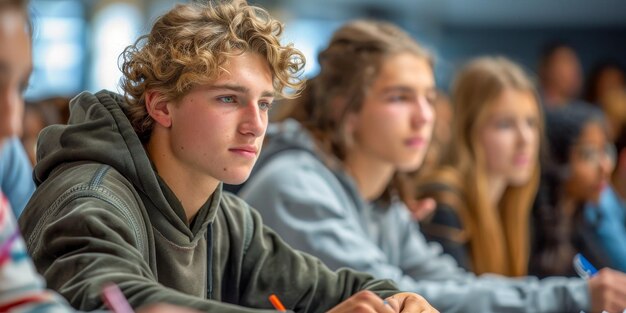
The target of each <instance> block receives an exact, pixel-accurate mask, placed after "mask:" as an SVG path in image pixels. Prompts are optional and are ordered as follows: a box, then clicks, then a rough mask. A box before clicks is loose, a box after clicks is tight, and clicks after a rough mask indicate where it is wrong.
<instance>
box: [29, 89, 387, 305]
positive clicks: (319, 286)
mask: <svg viewBox="0 0 626 313" xmlns="http://www.w3.org/2000/svg"><path fill="white" fill-rule="evenodd" d="M127 109H128V108H127V107H126V104H125V102H124V101H123V99H122V98H121V97H120V96H119V95H116V94H114V93H111V92H106V91H103V92H99V93H97V94H95V95H92V94H89V93H82V94H80V95H79V96H78V97H77V98H75V99H74V100H73V101H72V103H71V117H70V121H69V125H55V126H52V127H48V128H46V129H44V131H43V132H42V133H41V135H40V137H39V148H38V153H39V156H38V159H39V162H38V164H37V166H36V167H35V178H36V183H37V184H38V188H37V190H36V191H35V194H34V196H33V198H32V199H31V201H30V202H29V204H28V206H27V207H26V210H25V211H24V213H23V214H22V216H21V218H20V221H19V222H20V227H21V229H22V231H23V235H24V239H25V241H26V244H27V246H28V250H29V252H30V253H31V255H32V258H33V261H34V263H35V265H36V267H37V270H38V271H39V272H40V273H42V274H43V275H44V277H45V278H46V280H47V281H48V284H49V286H50V288H52V289H55V290H56V291H58V292H59V293H61V294H62V295H63V296H64V297H66V298H67V299H68V300H69V302H70V303H71V304H72V305H73V306H74V307H76V308H79V309H83V310H93V309H96V308H102V307H103V302H102V300H101V297H100V293H101V290H102V287H103V286H104V285H105V284H107V283H111V282H114V283H116V284H117V285H118V286H119V287H120V289H121V290H122V292H123V293H124V295H125V296H126V297H127V298H128V301H129V302H130V304H131V305H132V306H133V307H138V306H141V305H145V304H151V303H157V302H166V303H171V304H176V305H181V306H187V307H191V308H195V309H199V310H203V311H211V312H260V310H257V309H252V308H261V309H271V308H272V307H271V304H270V302H269V301H268V298H267V297H268V295H270V294H271V293H276V294H277V295H278V296H279V297H280V298H281V300H282V301H283V303H284V304H285V306H286V307H287V308H288V309H292V310H293V311H296V312H324V311H326V310H328V309H330V308H331V307H333V306H335V305H337V304H338V303H340V302H341V301H343V300H345V299H347V298H348V297H350V296H351V295H352V294H354V293H356V292H357V291H360V290H364V289H369V290H372V291H374V292H375V293H377V294H378V295H380V296H381V297H386V296H389V295H392V294H394V293H397V290H396V289H395V287H394V286H393V284H392V283H391V282H389V281H380V280H378V281H376V280H373V279H372V278H371V276H369V275H367V274H361V273H355V272H353V271H350V270H340V271H337V272H332V271H330V270H329V269H328V268H327V267H326V266H324V265H323V264H322V262H320V261H319V260H318V259H316V258H314V257H311V256H309V255H306V254H304V253H300V252H297V251H295V250H293V249H291V248H290V247H289V246H288V245H286V244H285V243H284V242H283V241H282V240H281V239H280V238H279V237H278V236H277V235H276V234H275V233H274V232H273V231H271V230H269V229H268V228H266V227H264V226H263V223H262V221H261V218H260V216H259V214H258V213H256V212H255V211H254V210H252V209H251V208H250V207H248V205H246V204H245V203H244V202H243V201H241V200H240V199H239V198H237V197H235V196H233V195H231V194H226V193H225V194H222V192H221V186H220V188H218V190H216V191H215V192H214V193H213V194H212V195H211V197H210V198H209V199H207V202H206V204H205V205H204V206H203V207H202V208H201V209H200V210H199V212H198V213H197V216H196V217H195V220H194V221H193V222H192V223H191V224H188V223H187V219H186V217H185V214H184V210H183V208H182V206H181V204H180V201H179V200H178V199H177V198H176V196H175V195H174V193H173V192H172V191H171V190H170V189H169V188H168V186H167V185H166V184H165V183H164V182H163V181H162V180H161V179H159V177H158V175H157V173H156V172H155V170H154V169H153V168H152V166H151V163H150V160H149V159H148V155H147V154H146V152H145V150H144V148H143V146H142V144H141V142H140V140H139V138H138V137H137V135H136V133H135V132H134V130H133V128H132V127H131V125H130V122H129V121H128V118H127V117H126V113H127Z"/></svg>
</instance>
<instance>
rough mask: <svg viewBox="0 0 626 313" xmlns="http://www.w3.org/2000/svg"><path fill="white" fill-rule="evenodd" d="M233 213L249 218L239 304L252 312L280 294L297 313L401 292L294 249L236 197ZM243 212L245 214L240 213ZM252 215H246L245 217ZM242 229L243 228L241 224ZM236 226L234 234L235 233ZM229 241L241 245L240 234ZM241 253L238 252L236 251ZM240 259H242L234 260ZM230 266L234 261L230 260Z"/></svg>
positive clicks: (284, 302)
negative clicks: (362, 294)
mask: <svg viewBox="0 0 626 313" xmlns="http://www.w3.org/2000/svg"><path fill="white" fill-rule="evenodd" d="M233 198H234V197H233ZM232 200H233V201H235V203H237V204H235V205H232V206H231V208H229V209H228V210H226V211H228V212H226V213H225V214H228V215H239V217H231V218H229V219H231V220H239V221H241V220H242V219H244V218H245V217H242V216H241V215H244V214H249V215H250V216H251V221H252V225H253V227H252V237H251V239H250V243H249V246H248V247H245V244H244V247H243V248H242V250H243V253H241V264H242V266H241V270H242V273H241V286H243V287H242V288H240V289H241V291H242V292H241V299H240V301H241V303H242V304H243V305H245V306H251V307H265V306H268V304H269V302H268V298H267V296H268V295H270V294H272V293H274V294H276V295H278V297H279V298H280V299H281V301H282V302H283V304H284V305H285V307H286V308H287V309H290V310H293V311H294V312H320V313H321V312H326V311H328V310H330V309H331V308H333V307H334V306H336V305H337V304H339V303H341V302H342V301H344V300H346V299H348V298H349V297H350V296H352V295H354V294H355V293H357V292H359V291H361V290H370V291H372V292H374V293H376V294H377V295H379V296H380V297H381V301H382V298H386V297H388V296H391V295H393V294H396V293H398V292H399V291H398V290H397V288H396V287H395V285H394V284H393V283H392V282H391V281H389V280H375V279H374V278H373V277H372V276H370V275H369V274H365V273H359V272H355V271H353V270H350V269H346V268H344V269H339V270H337V271H332V270H330V269H329V268H328V267H327V266H326V265H324V264H323V263H322V261H320V260H319V259H318V258H316V257H313V256H311V255H309V254H306V253H303V252H300V251H297V250H294V249H293V248H291V247H290V246H289V245H287V244H286V243H285V242H284V241H283V240H282V239H281V238H280V237H279V236H278V235H277V234H276V233H275V232H274V231H273V230H271V229H269V228H268V227H266V226H264V225H263V221H262V220H261V217H260V215H259V214H258V213H257V212H256V211H255V210H253V209H251V208H249V207H248V206H247V204H245V203H244V202H243V201H241V200H238V199H237V198H235V199H232ZM242 211H243V212H242ZM245 211H248V212H245ZM238 224H239V225H241V224H245V223H238ZM235 228H236V226H235V225H233V227H232V228H231V229H233V230H232V231H230V232H229V233H230V235H232V234H233V233H237V232H238V233H240V234H241V233H243V231H234V229H235ZM236 237H237V238H232V239H231V240H229V242H231V245H232V243H233V242H243V241H245V240H242V237H244V236H242V235H237V236H236ZM237 250H239V249H237ZM232 259H233V260H234V259H239V257H236V258H232ZM231 262H232V261H231Z"/></svg>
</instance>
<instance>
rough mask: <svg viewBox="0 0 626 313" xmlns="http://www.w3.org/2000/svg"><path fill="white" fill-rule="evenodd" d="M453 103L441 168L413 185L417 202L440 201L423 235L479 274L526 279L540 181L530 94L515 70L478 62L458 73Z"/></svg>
mask: <svg viewBox="0 0 626 313" xmlns="http://www.w3.org/2000/svg"><path fill="white" fill-rule="evenodd" d="M452 97H453V99H452V101H453V104H454V109H455V112H454V117H453V131H452V132H453V135H452V142H451V144H450V146H449V149H448V151H447V154H446V156H445V158H444V161H443V162H442V164H441V166H440V167H439V169H438V170H437V171H436V172H435V173H434V174H432V175H431V176H430V177H428V178H425V179H423V180H422V181H421V182H420V183H419V184H418V185H419V186H418V187H417V190H418V191H419V194H420V195H419V197H425V196H428V197H434V198H435V200H436V201H437V203H438V204H437V209H436V211H435V213H434V216H433V217H432V218H431V219H430V220H429V221H426V222H424V223H423V224H424V225H423V231H424V233H425V234H426V235H427V237H428V238H429V239H432V240H436V241H439V242H440V243H441V244H442V245H443V247H444V250H445V251H446V252H447V253H449V254H451V255H453V256H454V257H455V258H456V259H457V260H458V261H459V263H460V264H461V265H463V266H464V267H465V268H467V269H468V270H472V271H473V272H475V273H477V274H482V273H497V274H502V275H506V276H522V275H525V274H526V273H527V266H528V265H527V264H528V258H529V250H530V249H529V217H530V210H531V207H532V203H533V200H534V197H535V194H536V192H537V186H538V183H539V177H540V169H539V162H538V160H539V146H540V137H541V133H542V120H543V119H542V113H541V109H540V107H539V102H538V98H537V94H536V91H535V88H534V87H533V84H532V82H531V80H530V79H529V78H528V76H527V75H526V74H525V73H524V71H523V70H522V69H521V68H520V66H518V65H516V64H515V63H513V62H511V61H509V60H507V59H505V58H502V57H484V58H479V59H476V60H473V61H471V62H470V63H469V64H467V65H466V66H465V67H464V68H463V69H462V70H461V72H460V73H459V74H458V76H457V79H456V82H455V84H454V87H453V91H452Z"/></svg>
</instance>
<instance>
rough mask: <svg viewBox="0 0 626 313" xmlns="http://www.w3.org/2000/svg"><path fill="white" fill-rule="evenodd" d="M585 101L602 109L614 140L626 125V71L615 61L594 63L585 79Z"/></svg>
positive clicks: (609, 132) (610, 137)
mask: <svg viewBox="0 0 626 313" xmlns="http://www.w3.org/2000/svg"><path fill="white" fill-rule="evenodd" d="M585 101H587V102H588V103H590V104H592V105H597V106H598V107H599V108H601V109H602V111H604V113H605V115H606V118H607V122H608V125H607V126H608V129H607V130H608V135H609V139H610V140H611V141H615V139H616V137H617V136H618V135H619V133H620V131H621V129H622V127H624V125H626V72H624V68H623V67H622V65H621V64H620V63H619V62H617V61H612V60H607V61H602V62H599V63H598V64H596V65H595V66H594V67H593V69H592V70H591V72H589V75H588V76H587V80H586V87H585Z"/></svg>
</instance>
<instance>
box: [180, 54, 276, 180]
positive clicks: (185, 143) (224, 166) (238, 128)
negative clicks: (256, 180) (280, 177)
mask: <svg viewBox="0 0 626 313" xmlns="http://www.w3.org/2000/svg"><path fill="white" fill-rule="evenodd" d="M223 67H224V69H225V70H226V71H224V72H223V74H221V75H220V76H219V77H218V78H217V79H216V80H215V81H214V82H212V83H210V84H207V85H201V86H198V87H195V88H193V89H192V90H191V91H190V92H189V93H188V94H187V95H185V96H184V97H183V98H182V99H181V100H180V101H178V102H177V103H173V104H172V105H168V109H169V111H170V116H171V127H170V142H169V144H170V149H171V151H172V156H173V157H174V158H175V159H176V162H177V163H179V165H180V166H181V167H182V168H185V169H188V170H189V171H190V172H189V173H188V174H191V175H197V174H199V175H201V176H203V177H206V176H210V177H212V178H214V179H216V180H218V181H223V182H225V183H229V184H240V183H242V182H244V181H245V180H246V179H247V178H248V176H249V175H250V171H251V170H252V166H253V165H254V163H255V162H256V159H257V157H258V155H259V152H260V150H261V145H262V143H263V137H264V136H265V130H266V128H267V123H268V110H269V108H270V106H271V104H272V101H273V100H274V98H273V97H274V87H273V84H272V72H271V70H270V67H269V64H268V63H267V61H266V60H265V58H263V57H262V56H261V55H259V54H256V53H244V54H242V55H239V56H234V57H231V58H229V61H228V63H227V64H225V65H224V66H223Z"/></svg>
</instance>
